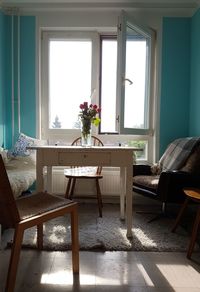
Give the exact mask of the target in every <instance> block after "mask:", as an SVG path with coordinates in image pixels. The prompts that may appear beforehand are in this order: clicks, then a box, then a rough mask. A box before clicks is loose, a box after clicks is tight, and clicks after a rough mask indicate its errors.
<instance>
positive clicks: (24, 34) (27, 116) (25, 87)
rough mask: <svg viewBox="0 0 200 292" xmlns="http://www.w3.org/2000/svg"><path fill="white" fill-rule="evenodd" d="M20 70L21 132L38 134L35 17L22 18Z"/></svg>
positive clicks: (30, 134)
mask: <svg viewBox="0 0 200 292" xmlns="http://www.w3.org/2000/svg"><path fill="white" fill-rule="evenodd" d="M20 24H21V31H20V47H21V52H20V60H21V62H20V70H21V82H20V85H21V86H20V87H21V132H23V133H25V134H27V135H29V136H32V137H35V136H36V79H35V74H36V67H35V66H36V59H35V58H36V56H35V50H36V44H35V42H36V35H35V34H36V31H35V17H33V16H24V17H21V20H20Z"/></svg>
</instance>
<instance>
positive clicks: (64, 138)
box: [39, 29, 154, 162]
mask: <svg viewBox="0 0 200 292" xmlns="http://www.w3.org/2000/svg"><path fill="white" fill-rule="evenodd" d="M99 32H101V34H102V35H106V34H109V35H110V34H113V33H114V32H113V30H111V33H109V32H108V30H106V32H105V33H104V31H103V30H102V29H99ZM99 32H98V31H97V30H96V29H95V30H94V31H92V30H91V31H85V30H84V31H75V30H72V31H58V30H55V31H49V30H48V31H45V30H42V31H41V58H40V60H41V67H40V68H41V72H40V74H39V75H40V76H41V82H40V85H41V86H40V105H39V106H40V109H41V110H40V113H41V114H40V125H39V127H40V129H39V131H40V133H41V138H42V139H48V140H49V142H50V143H54V142H58V143H60V144H62V143H63V144H68V145H70V144H71V142H72V141H73V140H74V139H75V138H76V137H77V136H79V135H80V130H78V129H73V130H69V129H49V123H48V110H46V109H47V108H48V106H49V101H48V78H47V74H46V72H48V54H47V53H46V52H48V40H49V39H50V38H55V39H58V38H61V39H62V38H69V37H71V38H73V39H74V38H75V36H76V37H77V38H82V39H91V40H92V64H93V66H92V81H91V84H92V88H91V92H93V91H94V90H95V95H94V99H93V102H94V103H96V104H99V96H98V93H99V68H100V65H99V62H100V59H99V52H100V37H99ZM152 70H154V68H153V67H152ZM152 76H153V74H152ZM151 82H152V81H151ZM118 102H119V101H118ZM150 104H151V108H150V117H152V119H151V121H150V125H153V116H152V113H153V110H154V109H153V105H154V87H153V86H152V88H151V97H150ZM118 108H119V104H118ZM77 111H78V109H77ZM92 131H93V134H94V135H96V136H98V137H99V138H100V139H101V140H102V141H103V143H104V144H105V145H106V144H109V145H119V144H121V145H126V144H127V141H129V140H143V141H147V142H148V147H147V160H148V161H149V162H153V157H154V150H153V149H154V137H153V126H152V127H151V129H150V130H149V131H148V133H144V132H143V133H142V131H141V132H137V133H136V132H135V133H134V134H133V133H131V134H130V133H126V134H124V133H122V132H121V133H118V134H109V135H107V134H98V128H96V127H94V128H93V130H92Z"/></svg>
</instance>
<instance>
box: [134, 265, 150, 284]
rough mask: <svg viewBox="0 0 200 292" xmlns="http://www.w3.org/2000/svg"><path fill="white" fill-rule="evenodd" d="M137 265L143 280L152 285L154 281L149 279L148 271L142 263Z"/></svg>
mask: <svg viewBox="0 0 200 292" xmlns="http://www.w3.org/2000/svg"><path fill="white" fill-rule="evenodd" d="M137 267H138V269H139V270H140V272H141V274H142V276H143V277H144V280H145V282H146V284H147V286H150V287H154V283H153V282H152V281H151V278H150V277H149V275H148V273H147V272H146V270H145V268H144V266H143V265H142V264H137Z"/></svg>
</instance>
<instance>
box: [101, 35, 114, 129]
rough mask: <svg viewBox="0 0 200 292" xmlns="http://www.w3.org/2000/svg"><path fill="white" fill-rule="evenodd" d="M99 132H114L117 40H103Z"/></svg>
mask: <svg viewBox="0 0 200 292" xmlns="http://www.w3.org/2000/svg"><path fill="white" fill-rule="evenodd" d="M101 53H102V54H101V56H102V58H101V109H102V110H101V123H100V129H101V132H106V133H113V132H115V119H116V69H117V40H116V39H103V40H102V52H101Z"/></svg>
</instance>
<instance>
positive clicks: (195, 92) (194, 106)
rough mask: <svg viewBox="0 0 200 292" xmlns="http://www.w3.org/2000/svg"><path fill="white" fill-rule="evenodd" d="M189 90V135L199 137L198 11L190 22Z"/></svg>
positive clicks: (199, 13) (199, 55)
mask: <svg viewBox="0 0 200 292" xmlns="http://www.w3.org/2000/svg"><path fill="white" fill-rule="evenodd" d="M190 84H191V89H190V120H189V133H190V135H191V136H200V10H198V11H197V12H196V13H195V15H194V16H193V17H192V21H191V80H190Z"/></svg>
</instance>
